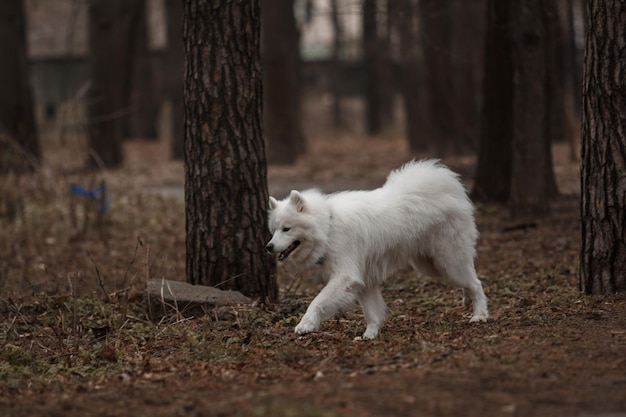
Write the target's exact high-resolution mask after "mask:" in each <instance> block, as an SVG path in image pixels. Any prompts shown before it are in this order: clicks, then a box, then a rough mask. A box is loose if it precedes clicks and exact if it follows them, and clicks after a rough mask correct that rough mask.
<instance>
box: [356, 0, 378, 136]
mask: <svg viewBox="0 0 626 417" xmlns="http://www.w3.org/2000/svg"><path fill="white" fill-rule="evenodd" d="M378 49H379V48H378V22H377V17H376V0H363V58H362V60H361V62H362V65H363V67H364V71H365V91H364V93H365V131H366V132H367V134H368V135H377V134H379V133H380V132H381V130H382V120H381V118H380V114H381V113H380V106H381V97H380V85H379V83H380V80H379V77H378V71H377V70H378V68H377V67H378V65H379V62H378V61H379V57H378V54H379V50H378Z"/></svg>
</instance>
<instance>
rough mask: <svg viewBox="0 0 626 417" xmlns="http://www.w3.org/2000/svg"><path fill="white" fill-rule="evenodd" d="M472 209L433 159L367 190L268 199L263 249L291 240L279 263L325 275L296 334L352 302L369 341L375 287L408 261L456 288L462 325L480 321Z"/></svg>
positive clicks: (382, 309) (378, 321)
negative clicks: (464, 314)
mask: <svg viewBox="0 0 626 417" xmlns="http://www.w3.org/2000/svg"><path fill="white" fill-rule="evenodd" d="M473 211H474V209H473V206H472V203H471V202H470V200H469V198H468V197H467V194H466V192H465V189H464V188H463V186H462V185H461V183H460V182H459V180H458V177H457V175H456V174H455V173H454V172H452V171H450V170H449V169H448V168H446V167H444V166H443V165H441V164H439V163H438V162H437V161H433V160H426V161H420V162H415V161H413V162H409V163H407V164H405V165H404V166H403V167H402V168H400V169H398V170H395V171H392V172H391V174H389V177H388V178H387V181H386V183H385V184H384V185H383V186H382V187H380V188H378V189H376V190H372V191H345V192H339V193H335V194H329V195H326V194H322V193H321V192H320V191H318V190H307V191H303V192H298V191H292V192H291V195H290V196H289V197H287V198H286V199H284V200H282V201H278V200H276V199H274V198H273V197H270V212H269V227H270V231H271V232H272V234H273V236H272V239H271V240H270V241H269V243H268V245H267V249H268V251H270V252H273V253H281V252H283V251H284V250H285V249H287V248H288V247H289V246H290V245H292V244H293V243H294V242H296V241H299V242H300V245H299V246H298V247H297V248H296V249H295V250H293V252H291V253H290V255H289V256H288V257H287V258H286V259H285V262H289V263H291V264H294V265H297V266H298V267H301V268H305V267H309V266H319V267H320V268H322V269H323V273H324V274H325V275H326V276H327V277H328V283H327V285H326V286H325V287H324V288H323V289H322V291H321V292H320V293H319V294H318V296H317V297H315V299H314V300H313V301H312V302H311V304H310V306H309V308H308V309H307V311H306V314H305V315H304V316H303V317H302V320H301V321H300V323H299V324H298V325H297V326H296V328H295V331H296V333H299V334H302V333H309V332H313V331H316V330H317V329H319V326H320V322H321V321H323V320H326V319H328V318H331V317H333V316H334V315H335V314H337V313H338V312H339V311H340V310H342V309H344V308H346V307H349V306H350V305H352V304H353V303H354V302H355V301H358V302H359V303H360V305H361V308H362V310H363V314H364V316H365V321H366V322H367V328H366V330H365V333H363V339H373V338H375V337H376V336H377V335H378V332H379V330H380V327H381V325H382V323H383V321H384V320H385V315H386V305H385V302H384V301H383V297H382V294H381V291H380V285H381V283H382V282H383V281H384V280H385V279H386V278H387V277H388V276H390V275H391V274H394V273H395V272H397V271H398V270H400V269H403V268H406V267H409V266H412V267H414V268H416V269H418V270H420V271H421V272H422V273H424V274H426V275H429V276H432V277H434V278H441V279H443V280H445V281H447V282H449V283H451V284H453V285H456V286H459V287H461V288H463V295H464V303H465V304H466V305H469V304H470V303H471V304H472V305H473V314H472V318H471V320H470V322H476V321H484V320H486V319H487V317H488V316H489V314H488V311H487V298H486V297H485V294H484V292H483V289H482V285H481V283H480V281H479V280H478V278H477V276H476V271H475V269H474V255H475V249H474V247H475V244H476V239H477V237H478V232H477V230H476V226H475V224H474V215H473Z"/></svg>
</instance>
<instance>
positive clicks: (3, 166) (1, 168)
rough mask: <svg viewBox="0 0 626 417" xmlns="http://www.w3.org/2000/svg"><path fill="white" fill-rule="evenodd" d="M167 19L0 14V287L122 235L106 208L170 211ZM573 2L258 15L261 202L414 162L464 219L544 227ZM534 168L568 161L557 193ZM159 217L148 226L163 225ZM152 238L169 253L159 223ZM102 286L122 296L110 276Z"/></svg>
mask: <svg viewBox="0 0 626 417" xmlns="http://www.w3.org/2000/svg"><path fill="white" fill-rule="evenodd" d="M181 3H182V2H181V1H180V0H91V1H84V0H56V1H54V2H50V1H47V0H12V1H6V2H2V3H1V4H0V19H2V22H1V24H0V60H1V61H2V62H3V65H2V67H1V68H0V74H1V75H2V77H3V79H4V80H7V81H6V82H5V85H4V86H3V94H2V95H1V96H0V172H1V173H2V177H1V178H2V180H1V181H0V220H2V221H3V222H4V224H5V225H7V226H6V235H7V237H9V236H15V237H14V242H22V243H19V244H16V243H13V244H11V245H8V244H7V246H6V247H4V248H3V252H2V253H3V257H4V258H5V259H7V260H6V261H5V262H4V263H3V264H2V269H3V271H0V272H1V273H2V275H3V276H4V278H6V277H8V276H10V275H16V274H17V275H22V274H23V275H24V276H26V275H28V274H27V273H26V272H25V271H28V270H31V269H35V270H36V271H39V272H41V274H42V275H45V276H46V278H45V280H46V281H47V280H48V279H49V278H50V276H51V274H50V269H46V268H49V263H48V261H46V262H38V261H37V259H39V258H41V253H42V252H45V251H46V249H50V247H57V246H58V247H59V250H60V251H66V250H67V251H70V252H71V251H72V250H75V248H74V249H72V246H71V245H72V244H73V243H72V242H80V241H82V238H83V237H84V236H86V234H87V233H94V234H96V235H98V234H99V235H100V237H101V238H102V240H103V241H106V240H107V239H109V241H110V239H111V235H115V234H116V233H114V232H112V231H111V230H112V228H111V227H108V228H107V226H106V225H109V226H110V224H111V222H112V223H113V224H117V225H122V226H123V227H121V229H122V230H120V233H122V232H123V231H124V225H125V221H126V220H127V219H123V220H121V219H115V217H114V215H112V216H113V217H112V218H113V220H112V218H111V216H109V208H110V207H113V208H120V207H121V206H123V205H124V204H128V205H129V206H134V207H138V213H136V214H139V212H143V213H144V214H145V213H147V211H146V210H145V207H143V206H142V204H147V203H145V202H146V201H148V200H147V199H146V197H145V196H146V192H147V194H148V195H159V196H161V197H164V198H169V197H175V198H176V199H177V200H178V201H182V197H183V180H184V175H183V168H182V158H183V129H184V110H183V102H184V100H183V79H184V71H185V69H184V67H185V54H184V50H183V41H182V33H183V23H184V22H183V20H184V16H183V14H184V13H183V8H182V4H181ZM582 3H583V2H582V0H555V1H551V2H542V1H524V2H515V1H510V0H420V1H416V0H386V1H384V0H345V1H339V0H263V1H262V2H261V7H262V24H261V27H262V29H261V31H262V40H261V43H262V45H261V46H262V48H261V57H262V67H263V119H264V120H263V130H264V137H265V142H266V151H267V152H266V155H267V162H268V164H269V167H270V169H269V171H268V176H269V186H270V193H272V194H274V195H277V196H282V195H284V194H285V193H286V192H288V191H289V190H290V189H291V188H302V187H306V186H311V185H319V186H321V187H322V188H323V189H324V190H326V191H335V190H338V189H343V188H352V187H359V188H361V187H366V188H368V187H369V188H371V187H374V186H377V185H380V184H381V183H382V181H383V180H384V177H385V176H386V174H387V173H388V171H389V169H391V168H394V167H397V166H398V165H400V164H401V163H403V162H405V161H407V160H408V159H411V158H413V157H417V158H421V157H430V158H442V159H443V160H444V162H446V163H448V164H451V165H452V166H453V167H454V168H455V169H456V170H459V171H460V172H461V173H462V175H463V177H464V180H465V182H466V183H467V184H468V185H469V186H470V188H471V192H472V197H473V198H474V199H475V200H476V201H486V202H496V203H500V204H504V205H507V206H508V207H509V208H510V209H511V210H512V213H513V214H514V215H515V216H516V217H518V218H535V217H536V216H539V215H543V214H545V213H547V212H548V211H549V208H550V207H549V205H550V200H551V198H552V197H554V196H556V195H557V194H558V193H559V188H561V192H564V193H565V194H572V193H578V192H579V188H578V187H579V185H578V184H579V182H578V178H577V175H578V171H577V169H578V168H577V166H578V163H577V160H578V155H579V142H580V111H581V105H580V103H581V78H582V51H583V47H584V39H585V27H584V26H585V25H584V21H585V16H584V7H583V4H582ZM537 34H538V35H537ZM522 63H524V65H522ZM555 146H556V148H555ZM553 149H558V153H557V154H555V155H554V156H553V153H552V150H553ZM553 158H557V159H558V158H560V159H561V160H563V159H567V160H569V161H570V162H571V163H572V164H571V165H570V167H573V171H572V173H571V174H572V175H570V176H569V177H567V178H568V179H567V180H565V181H569V182H565V183H564V182H563V181H564V180H563V178H564V177H563V176H561V177H560V179H559V181H560V183H559V184H557V180H556V179H555V175H554V169H553ZM41 204H43V206H41ZM159 204H161V205H159V206H158V207H157V209H156V210H161V211H162V212H163V214H162V216H163V217H165V216H167V215H168V210H169V211H171V210H174V209H173V208H172V207H173V206H171V204H170V203H167V204H166V203H159ZM42 207H46V208H45V209H44V208H42ZM165 207H168V208H167V209H165ZM176 210H180V209H179V208H177V209H176ZM42 212H45V213H44V214H46V216H49V217H46V216H43V215H42ZM119 212H120V210H118V211H117V213H119ZM177 213H180V212H179V211H177ZM170 214H171V213H170ZM181 216H182V215H181ZM146 221H147V222H148V223H151V224H153V223H155V222H157V223H158V222H159V221H160V222H161V223H162V224H166V223H167V222H165V221H163V220H162V219H161V220H155V219H150V220H146ZM40 222H41V223H40ZM116 222H117V223H116ZM16 225H17V226H16ZM24 225H29V227H35V229H36V232H35V231H34V230H33V233H32V234H31V235H32V236H34V235H35V234H37V235H39V237H38V238H37V239H34V238H33V237H32V236H31V237H30V238H28V237H24V230H25V229H24V227H26V226H24ZM163 227H166V228H167V227H171V229H174V230H176V233H175V235H176V239H179V238H180V233H181V231H180V230H178V228H179V227H180V226H179V225H178V224H176V226H174V225H170V226H163ZM57 229H59V230H60V229H62V230H63V231H62V232H60V231H59V230H57ZM127 229H128V228H127ZM29 230H32V229H29ZM13 234H14V235H13ZM138 234H139V233H135V234H134V235H133V234H132V233H126V235H133V237H132V239H131V240H134V239H135V237H136V236H137V235H138ZM171 235H173V234H171ZM31 240H34V241H36V244H35V245H32V243H33V242H32V241H31ZM8 241H11V238H9V239H7V242H8ZM61 242H63V244H64V245H60V243H61ZM68 242H69V246H68V247H65V243H68ZM176 242H177V243H176V244H173V243H172V242H169V243H164V242H161V243H159V244H161V245H163V248H167V247H170V248H171V247H174V246H176V245H178V246H184V245H181V244H180V240H177V241H176ZM38 245H42V247H39V248H38ZM133 245H134V243H133V242H131V243H130V244H129V245H128V248H126V252H127V253H125V254H124V255H123V256H126V258H128V257H129V256H130V255H129V253H132V252H133ZM178 246H176V247H178ZM26 247H28V248H29V250H28V251H29V253H31V255H28V256H26V255H23V254H20V256H17V257H15V256H14V255H15V254H16V253H19V252H20V250H21V249H20V248H26ZM61 247H62V248H63V249H60V248H61ZM42 248H43V249H42ZM183 249H184V248H180V250H179V251H178V252H177V253H176V254H175V255H172V256H173V258H174V259H177V261H176V263H174V262H172V263H171V265H169V266H165V264H166V263H167V262H165V261H163V260H162V262H163V265H162V269H161V270H162V271H163V272H167V273H166V275H168V276H173V277H176V276H178V277H181V276H184V273H183V272H182V271H181V266H180V259H181V258H182V257H184V254H181V251H182V250H183ZM91 250H92V251H93V250H96V249H94V248H92V249H91ZM108 250H109V249H106V250H104V253H107V252H106V251H108ZM134 250H135V253H136V251H137V247H135V249H134ZM164 250H165V249H164ZM108 253H109V254H110V252H108ZM12 254H13V255H12ZM5 255H6V256H5ZM24 256H25V257H24ZM51 256H52V257H54V256H56V255H51ZM103 256H104V255H103ZM133 259H134V255H133ZM86 261H87V263H88V264H89V263H95V261H94V260H93V259H87V260H86ZM174 264H175V266H172V265H174ZM45 265H48V266H47V267H46V266H45ZM72 268H73V267H72ZM72 268H70V270H71V269H72ZM20 271H21V272H20ZM39 272H38V273H39ZM64 274H65V273H59V274H58V276H56V278H55V279H54V281H57V282H58V281H61V282H65V281H66V280H65V278H63V277H62V276H63V275H64ZM52 275H54V274H52ZM118 275H120V279H122V278H121V277H122V276H123V277H124V279H123V281H124V283H126V280H127V279H128V275H129V273H128V271H126V273H119V274H118ZM31 280H35V281H36V279H35V278H32V277H30V278H26V279H25V282H26V284H25V283H24V281H23V282H22V284H20V285H29V284H27V283H28V282H30V281H31ZM66 284H67V283H65V284H64V285H66ZM70 286H71V283H70ZM113 286H114V287H115V288H117V287H120V286H122V287H123V286H125V285H123V284H114V285H113Z"/></svg>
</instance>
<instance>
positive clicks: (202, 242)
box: [184, 0, 278, 301]
mask: <svg viewBox="0 0 626 417" xmlns="http://www.w3.org/2000/svg"><path fill="white" fill-rule="evenodd" d="M184 14H185V24H184V43H185V54H186V55H185V56H186V72H185V115H186V120H185V204H186V249H187V281H188V282H190V283H192V284H203V285H211V286H215V287H218V288H221V289H236V290H239V291H241V292H242V293H244V294H245V295H248V296H252V297H260V298H261V299H262V300H264V301H265V300H269V301H274V300H276V298H277V295H278V291H277V285H276V279H275V274H274V271H275V263H274V260H273V258H272V257H271V256H269V255H268V254H266V253H265V249H264V247H265V242H266V241H267V240H268V239H269V237H270V236H269V231H268V229H267V214H266V213H267V205H268V200H269V196H268V191H267V169H266V161H265V146H264V143H263V136H262V129H261V109H262V91H261V62H260V55H259V52H260V51H259V49H260V8H259V0H238V1H226V0H222V1H218V0H213V1H210V0H185V2H184Z"/></svg>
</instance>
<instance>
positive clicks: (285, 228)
mask: <svg viewBox="0 0 626 417" xmlns="http://www.w3.org/2000/svg"><path fill="white" fill-rule="evenodd" d="M290 230H291V227H283V232H288V231H290Z"/></svg>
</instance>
